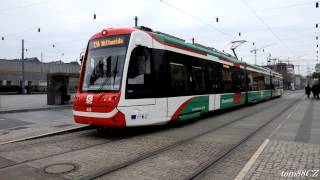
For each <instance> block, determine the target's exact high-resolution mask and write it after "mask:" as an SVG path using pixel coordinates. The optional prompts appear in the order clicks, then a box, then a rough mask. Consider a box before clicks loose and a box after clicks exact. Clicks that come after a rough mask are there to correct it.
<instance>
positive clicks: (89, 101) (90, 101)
mask: <svg viewBox="0 0 320 180" xmlns="http://www.w3.org/2000/svg"><path fill="white" fill-rule="evenodd" d="M86 102H87V104H92V102H93V95H88V96H87V99H86Z"/></svg>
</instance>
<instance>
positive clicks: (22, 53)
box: [21, 39, 25, 94]
mask: <svg viewBox="0 0 320 180" xmlns="http://www.w3.org/2000/svg"><path fill="white" fill-rule="evenodd" d="M21 64H22V68H21V71H22V72H21V73H22V82H21V93H22V94H24V93H25V90H24V84H25V83H24V81H25V77H24V39H22V52H21Z"/></svg>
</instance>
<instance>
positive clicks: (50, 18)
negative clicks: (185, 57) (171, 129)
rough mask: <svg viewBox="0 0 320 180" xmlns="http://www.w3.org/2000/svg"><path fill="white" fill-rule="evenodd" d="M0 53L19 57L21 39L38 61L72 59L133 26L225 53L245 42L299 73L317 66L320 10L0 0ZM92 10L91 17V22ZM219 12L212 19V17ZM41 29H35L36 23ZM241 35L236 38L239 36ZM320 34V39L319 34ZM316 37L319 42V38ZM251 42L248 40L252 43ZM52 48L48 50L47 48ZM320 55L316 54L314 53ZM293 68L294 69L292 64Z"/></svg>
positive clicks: (289, 2)
mask: <svg viewBox="0 0 320 180" xmlns="http://www.w3.org/2000/svg"><path fill="white" fill-rule="evenodd" d="M0 2H1V7H0V22H1V23H0V36H1V37H2V36H4V38H5V40H4V41H3V40H1V39H0V58H10V59H11V58H20V57H21V39H25V48H26V49H28V51H27V52H26V55H25V56H26V57H38V58H39V59H40V54H41V52H43V60H44V61H45V62H48V61H54V60H60V59H62V60H63V61H65V62H70V61H74V60H76V59H79V54H80V52H81V51H82V49H84V48H85V46H86V44H87V41H88V39H89V38H90V37H91V36H92V35H93V34H94V33H96V32H99V31H101V30H102V29H103V28H108V27H128V26H133V25H134V16H138V18H139V25H144V26H148V27H150V28H152V29H154V30H158V31H162V32H165V33H168V34H172V35H175V36H178V37H180V38H182V39H185V40H186V41H189V42H191V39H192V37H194V38H195V41H196V42H197V43H200V44H203V45H207V46H212V47H215V48H217V49H220V50H225V51H228V52H230V53H231V51H230V46H231V45H230V42H231V41H234V40H246V41H248V43H245V44H243V45H241V46H240V47H239V48H238V49H237V53H238V56H239V57H242V58H243V60H244V61H246V62H248V63H254V54H253V53H250V50H252V49H253V48H255V47H256V48H258V49H259V48H261V47H264V46H268V45H271V46H269V47H266V48H265V50H264V52H263V51H262V50H260V51H258V52H257V55H258V56H257V60H258V64H260V65H261V64H266V63H267V57H268V55H269V54H271V57H272V58H279V59H281V60H288V59H289V60H291V62H292V63H293V64H296V65H300V72H301V73H302V74H306V72H307V65H308V64H309V67H310V70H312V69H313V68H314V65H315V64H316V62H317V61H316V55H317V53H316V51H317V49H318V48H317V47H316V45H317V40H316V36H317V35H319V36H320V33H319V29H320V25H319V29H316V27H315V24H316V23H320V8H318V9H317V8H315V2H316V1H315V0H268V1H262V0H223V1H222V0H197V1H194V0H193V1H191V0H190V1H189V0H164V2H162V1H160V0H116V1H113V0H108V1H107V0H90V1H85V0H10V1H5V0H0ZM93 14H96V16H97V19H93ZM216 17H219V22H216ZM39 27H40V28H41V32H40V33H39V32H38V28H39ZM239 32H241V36H239V35H238V33H239ZM319 38H320V37H319ZM319 41H320V39H319ZM252 42H255V46H253V44H252ZM53 44H54V45H55V47H54V48H53V46H52V45H53ZM319 53H320V52H319ZM296 73H298V68H297V67H296Z"/></svg>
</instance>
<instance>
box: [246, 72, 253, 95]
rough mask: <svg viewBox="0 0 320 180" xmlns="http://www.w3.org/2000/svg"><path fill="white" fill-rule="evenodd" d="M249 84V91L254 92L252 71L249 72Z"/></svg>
mask: <svg viewBox="0 0 320 180" xmlns="http://www.w3.org/2000/svg"><path fill="white" fill-rule="evenodd" d="M247 83H248V91H252V90H253V84H252V83H253V75H252V72H251V71H247Z"/></svg>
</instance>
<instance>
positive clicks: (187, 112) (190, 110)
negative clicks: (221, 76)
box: [178, 96, 209, 121]
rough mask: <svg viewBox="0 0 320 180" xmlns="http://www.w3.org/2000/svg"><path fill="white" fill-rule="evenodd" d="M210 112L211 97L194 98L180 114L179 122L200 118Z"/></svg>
mask: <svg viewBox="0 0 320 180" xmlns="http://www.w3.org/2000/svg"><path fill="white" fill-rule="evenodd" d="M208 111H209V96H200V97H194V98H192V99H191V100H190V102H189V103H188V104H187V105H186V106H185V107H184V108H183V110H182V111H181V112H180V115H179V118H178V120H179V121H184V120H188V119H192V118H195V117H199V116H200V115H201V114H203V113H206V112H208Z"/></svg>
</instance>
